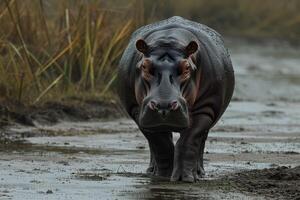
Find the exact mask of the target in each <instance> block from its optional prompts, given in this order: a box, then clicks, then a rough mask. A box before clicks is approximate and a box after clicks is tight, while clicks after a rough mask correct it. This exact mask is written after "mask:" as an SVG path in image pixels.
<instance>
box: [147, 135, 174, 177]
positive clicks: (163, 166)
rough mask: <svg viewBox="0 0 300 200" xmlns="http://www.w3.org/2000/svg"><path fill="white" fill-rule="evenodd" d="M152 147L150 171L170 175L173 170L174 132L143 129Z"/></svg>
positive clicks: (164, 175)
mask: <svg viewBox="0 0 300 200" xmlns="http://www.w3.org/2000/svg"><path fill="white" fill-rule="evenodd" d="M142 132H143V134H144V135H145V137H146V138H147V140H148V143H149V147H150V153H151V155H150V165H149V168H148V169H147V172H148V173H151V174H153V175H156V176H163V177H170V176H171V174H172V171H173V160H174V143H173V136H172V133H171V132H170V133H168V132H166V133H157V132H155V133H152V132H147V131H144V130H143V131H142Z"/></svg>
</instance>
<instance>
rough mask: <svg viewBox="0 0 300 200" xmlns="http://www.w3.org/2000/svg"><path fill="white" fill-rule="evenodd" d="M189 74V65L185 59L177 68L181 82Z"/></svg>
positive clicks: (187, 77) (188, 76)
mask: <svg viewBox="0 0 300 200" xmlns="http://www.w3.org/2000/svg"><path fill="white" fill-rule="evenodd" d="M190 75H191V66H190V64H189V63H188V62H187V61H182V63H181V64H180V67H179V69H178V76H179V77H180V80H181V82H184V81H186V80H188V79H189V78H190Z"/></svg>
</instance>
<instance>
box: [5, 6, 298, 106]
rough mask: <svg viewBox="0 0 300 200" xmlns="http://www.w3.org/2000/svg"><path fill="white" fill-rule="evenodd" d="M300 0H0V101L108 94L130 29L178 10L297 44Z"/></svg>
mask: <svg viewBox="0 0 300 200" xmlns="http://www.w3.org/2000/svg"><path fill="white" fill-rule="evenodd" d="M299 10H300V1H299V0H289V1H283V0H265V1H259V0H223V1H221V0H186V1H179V0H177V1H176V0H163V1H151V0H144V1H142V0H127V1H123V0H114V1H106V0H98V1H97V0H51V1H50V0H23V1H17V0H2V1H0V25H1V29H0V102H1V101H3V100H6V101H7V100H13V101H17V102H22V103H25V104H32V103H38V102H41V101H48V100H53V99H59V98H62V97H65V96H67V95H84V94H96V95H98V96H100V97H103V96H107V95H108V94H109V93H108V91H109V88H110V87H111V86H112V85H113V83H114V80H115V78H116V70H117V68H116V66H117V63H118V60H119V58H120V56H121V54H122V51H123V49H124V48H125V46H126V45H127V42H128V39H129V36H130V34H131V33H132V32H133V31H134V30H135V29H136V28H137V27H138V26H140V25H143V24H146V23H150V22H153V21H156V20H160V19H163V18H167V17H170V16H173V15H180V16H183V17H186V18H189V19H192V20H195V21H198V22H201V23H204V24H207V25H208V26H210V27H213V28H214V29H216V30H217V31H219V32H221V33H223V34H226V35H231V36H242V37H263V38H267V37H274V38H284V39H287V40H292V41H298V40H299V37H300V13H299Z"/></svg>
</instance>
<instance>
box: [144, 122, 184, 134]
mask: <svg viewBox="0 0 300 200" xmlns="http://www.w3.org/2000/svg"><path fill="white" fill-rule="evenodd" d="M141 128H142V129H143V130H146V131H148V132H158V133H159V132H170V131H171V132H181V131H183V130H185V129H186V128H188V126H174V124H156V125H155V126H143V127H141Z"/></svg>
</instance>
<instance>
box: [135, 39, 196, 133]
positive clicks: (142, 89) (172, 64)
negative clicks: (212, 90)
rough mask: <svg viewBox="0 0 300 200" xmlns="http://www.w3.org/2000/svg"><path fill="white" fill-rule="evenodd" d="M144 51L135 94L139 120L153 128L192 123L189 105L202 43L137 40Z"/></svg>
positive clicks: (175, 127)
mask: <svg viewBox="0 0 300 200" xmlns="http://www.w3.org/2000/svg"><path fill="white" fill-rule="evenodd" d="M136 49H137V50H138V51H139V52H140V54H141V59H140V61H139V62H138V63H137V67H136V70H137V72H136V73H137V76H136V80H135V96H136V99H137V102H138V103H139V105H140V112H139V124H140V127H141V128H143V129H147V130H149V131H157V130H159V131H180V130H183V129H185V128H187V127H188V126H189V107H190V106H191V105H192V104H193V103H194V101H195V98H196V94H195V90H196V89H195V87H196V83H195V80H193V79H195V76H196V73H195V71H196V65H195V63H194V59H193V56H192V55H193V54H194V53H195V52H196V51H197V50H198V44H197V42H195V41H190V42H189V43H188V44H186V45H182V46H178V45H177V46H176V45H172V43H161V44H159V45H151V44H147V43H146V42H145V41H144V40H142V39H140V40H137V41H136Z"/></svg>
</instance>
